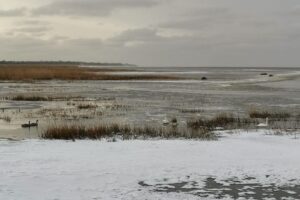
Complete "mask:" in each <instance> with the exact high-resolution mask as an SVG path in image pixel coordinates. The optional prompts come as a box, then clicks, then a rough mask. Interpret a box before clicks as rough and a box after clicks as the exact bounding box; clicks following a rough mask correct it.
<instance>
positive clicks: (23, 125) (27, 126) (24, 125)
mask: <svg viewBox="0 0 300 200" xmlns="http://www.w3.org/2000/svg"><path fill="white" fill-rule="evenodd" d="M21 126H22V127H23V128H29V127H30V121H29V122H28V123H27V124H22V125H21Z"/></svg>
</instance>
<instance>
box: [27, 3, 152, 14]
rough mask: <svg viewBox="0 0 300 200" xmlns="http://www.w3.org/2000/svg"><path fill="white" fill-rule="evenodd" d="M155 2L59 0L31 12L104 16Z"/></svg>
mask: <svg viewBox="0 0 300 200" xmlns="http://www.w3.org/2000/svg"><path fill="white" fill-rule="evenodd" d="M156 4H157V1H156V0H109V1H107V0H85V1H81V0H73V1H71V0H64V1H63V0H60V1H55V2H53V3H50V4H48V5H45V6H42V7H39V8H37V9H34V10H33V11H32V13H33V14H35V15H67V16H68V15H70V16H105V15H108V14H109V13H110V12H111V11H112V10H114V9H118V8H134V7H148V6H153V5H156Z"/></svg>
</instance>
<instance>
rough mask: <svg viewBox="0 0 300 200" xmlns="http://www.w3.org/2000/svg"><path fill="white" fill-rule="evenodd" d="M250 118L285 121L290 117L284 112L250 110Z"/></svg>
mask: <svg viewBox="0 0 300 200" xmlns="http://www.w3.org/2000/svg"><path fill="white" fill-rule="evenodd" d="M249 116H250V118H267V117H268V118H273V119H280V120H285V119H288V118H290V117H292V116H291V114H290V113H288V112H285V111H267V110H256V109H254V110H250V111H249Z"/></svg>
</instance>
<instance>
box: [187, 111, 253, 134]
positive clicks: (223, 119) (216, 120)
mask: <svg viewBox="0 0 300 200" xmlns="http://www.w3.org/2000/svg"><path fill="white" fill-rule="evenodd" d="M255 123H257V122H256V120H252V119H247V118H239V117H234V116H233V115H232V114H227V113H221V114H217V115H216V116H214V117H212V118H210V119H206V118H199V119H196V120H191V121H188V123H187V125H188V127H190V128H194V129H198V128H201V129H207V130H215V129H216V128H218V127H222V128H224V129H231V128H246V127H249V126H250V125H253V124H255Z"/></svg>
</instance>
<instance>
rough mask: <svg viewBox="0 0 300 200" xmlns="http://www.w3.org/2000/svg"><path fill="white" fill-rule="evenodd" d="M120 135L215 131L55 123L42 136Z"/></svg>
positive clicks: (209, 135) (202, 136)
mask: <svg viewBox="0 0 300 200" xmlns="http://www.w3.org/2000/svg"><path fill="white" fill-rule="evenodd" d="M115 136H119V137H121V138H122V139H138V138H141V139H149V138H164V139H169V138H197V139H212V138H214V133H212V132H209V131H208V130H206V129H205V130H204V129H203V130H200V129H199V130H197V131H195V130H191V129H190V130H188V129H183V130H179V129H178V128H166V127H155V126H150V125H144V126H130V125H122V124H98V125H95V126H91V127H87V126H83V125H65V124H63V125H54V126H49V127H48V128H47V129H46V130H45V131H44V133H43V134H42V136H41V137H42V138H44V139H57V140H75V139H92V140H97V139H102V138H109V137H115Z"/></svg>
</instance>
